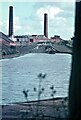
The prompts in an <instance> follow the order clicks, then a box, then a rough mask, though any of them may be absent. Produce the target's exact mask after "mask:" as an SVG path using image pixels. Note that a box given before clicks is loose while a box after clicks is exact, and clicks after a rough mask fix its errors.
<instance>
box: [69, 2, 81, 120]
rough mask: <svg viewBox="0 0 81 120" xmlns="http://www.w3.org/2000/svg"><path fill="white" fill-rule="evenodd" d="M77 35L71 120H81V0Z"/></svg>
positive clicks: (71, 90) (74, 54)
mask: <svg viewBox="0 0 81 120" xmlns="http://www.w3.org/2000/svg"><path fill="white" fill-rule="evenodd" d="M75 5H76V6H75V7H76V8H75V34H74V40H73V53H72V68H71V76H70V85H69V119H70V120H81V0H78V1H76V3H75Z"/></svg>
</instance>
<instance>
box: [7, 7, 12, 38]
mask: <svg viewBox="0 0 81 120" xmlns="http://www.w3.org/2000/svg"><path fill="white" fill-rule="evenodd" d="M12 35H13V6H10V7H9V33H8V36H9V37H11V36H12Z"/></svg>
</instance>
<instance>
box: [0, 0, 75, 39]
mask: <svg viewBox="0 0 81 120" xmlns="http://www.w3.org/2000/svg"><path fill="white" fill-rule="evenodd" d="M50 1H51V2H49V0H48V1H47V0H45V1H44V0H43V1H42V0H41V1H39V2H38V1H37V0H30V1H27V0H23V1H22V0H21V1H19V0H14V2H13V1H11V0H9V1H7V0H3V1H1V2H0V9H1V10H0V32H3V33H5V34H8V21H9V6H13V14H14V24H13V27H14V35H32V34H35V35H43V33H44V30H43V28H44V13H47V14H48V37H49V38H50V37H52V36H54V35H59V36H60V37H61V38H62V39H65V40H69V39H71V37H73V36H74V24H75V2H74V1H71V0H70V2H67V0H62V1H61V0H60V1H59V0H58V1H57V2H56V1H54V0H50Z"/></svg>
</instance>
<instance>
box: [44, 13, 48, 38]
mask: <svg viewBox="0 0 81 120" xmlns="http://www.w3.org/2000/svg"><path fill="white" fill-rule="evenodd" d="M44 35H45V37H48V15H47V13H45V14H44Z"/></svg>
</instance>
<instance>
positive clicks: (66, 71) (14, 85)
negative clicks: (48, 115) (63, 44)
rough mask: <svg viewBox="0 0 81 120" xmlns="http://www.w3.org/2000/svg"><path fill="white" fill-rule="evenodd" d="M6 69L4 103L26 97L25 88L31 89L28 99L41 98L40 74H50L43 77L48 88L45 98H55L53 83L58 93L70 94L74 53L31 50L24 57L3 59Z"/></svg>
mask: <svg viewBox="0 0 81 120" xmlns="http://www.w3.org/2000/svg"><path fill="white" fill-rule="evenodd" d="M0 68H1V69H2V73H1V74H2V77H1V78H2V81H1V80H0V81H1V82H0V86H2V89H1V88H0V91H1V90H2V101H1V100H0V104H8V103H13V102H23V101H25V98H24V95H23V92H22V91H23V90H29V92H28V100H29V101H31V100H37V91H36V92H35V91H34V88H36V89H37V90H38V84H39V79H38V77H37V76H38V74H39V73H42V74H45V73H46V74H47V76H46V78H45V79H42V82H41V88H44V91H43V93H42V94H41V99H48V98H51V93H52V91H51V89H50V87H51V86H52V85H54V87H55V90H56V94H55V97H66V96H68V85H69V78H70V69H71V55H69V54H44V53H30V54H27V55H24V56H21V57H16V58H11V59H3V60H0Z"/></svg>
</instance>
